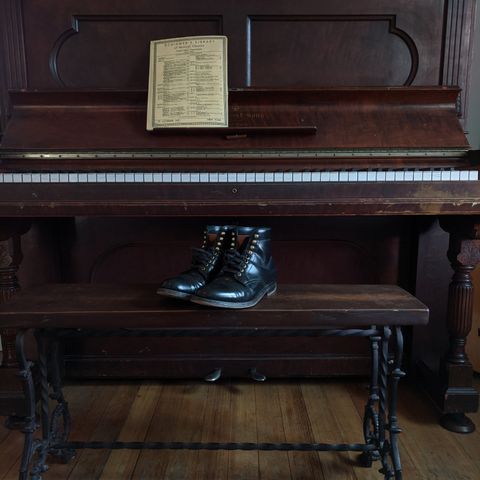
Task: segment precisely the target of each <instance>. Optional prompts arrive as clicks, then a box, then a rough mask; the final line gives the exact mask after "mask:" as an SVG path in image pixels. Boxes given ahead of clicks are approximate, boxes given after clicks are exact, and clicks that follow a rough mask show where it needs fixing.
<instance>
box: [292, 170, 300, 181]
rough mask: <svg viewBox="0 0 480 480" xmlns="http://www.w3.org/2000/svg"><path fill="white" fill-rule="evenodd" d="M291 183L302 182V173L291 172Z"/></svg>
mask: <svg viewBox="0 0 480 480" xmlns="http://www.w3.org/2000/svg"><path fill="white" fill-rule="evenodd" d="M293 181H294V182H301V181H302V172H293Z"/></svg>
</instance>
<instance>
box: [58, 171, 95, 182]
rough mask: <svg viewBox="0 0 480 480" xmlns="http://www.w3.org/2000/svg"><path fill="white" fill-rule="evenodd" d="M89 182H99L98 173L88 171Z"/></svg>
mask: <svg viewBox="0 0 480 480" xmlns="http://www.w3.org/2000/svg"><path fill="white" fill-rule="evenodd" d="M61 177H62V176H61V175H60V181H62V179H61ZM87 182H88V183H97V174H96V173H87Z"/></svg>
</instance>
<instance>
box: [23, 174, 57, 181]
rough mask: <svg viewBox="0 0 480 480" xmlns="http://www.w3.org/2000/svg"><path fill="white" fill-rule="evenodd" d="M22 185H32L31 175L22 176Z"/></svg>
mask: <svg viewBox="0 0 480 480" xmlns="http://www.w3.org/2000/svg"><path fill="white" fill-rule="evenodd" d="M57 177H58V174H57ZM22 183H32V174H31V173H24V174H23V175H22Z"/></svg>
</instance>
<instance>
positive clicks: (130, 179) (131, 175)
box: [125, 173, 135, 183]
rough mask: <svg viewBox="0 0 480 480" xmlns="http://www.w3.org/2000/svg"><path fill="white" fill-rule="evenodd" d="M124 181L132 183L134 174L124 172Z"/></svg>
mask: <svg viewBox="0 0 480 480" xmlns="http://www.w3.org/2000/svg"><path fill="white" fill-rule="evenodd" d="M125 181H126V182H127V183H133V182H134V181H135V174H133V173H126V174H125Z"/></svg>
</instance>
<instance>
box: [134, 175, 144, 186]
mask: <svg viewBox="0 0 480 480" xmlns="http://www.w3.org/2000/svg"><path fill="white" fill-rule="evenodd" d="M143 180H144V179H143V173H142V172H138V173H134V174H133V181H134V182H135V183H143Z"/></svg>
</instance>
